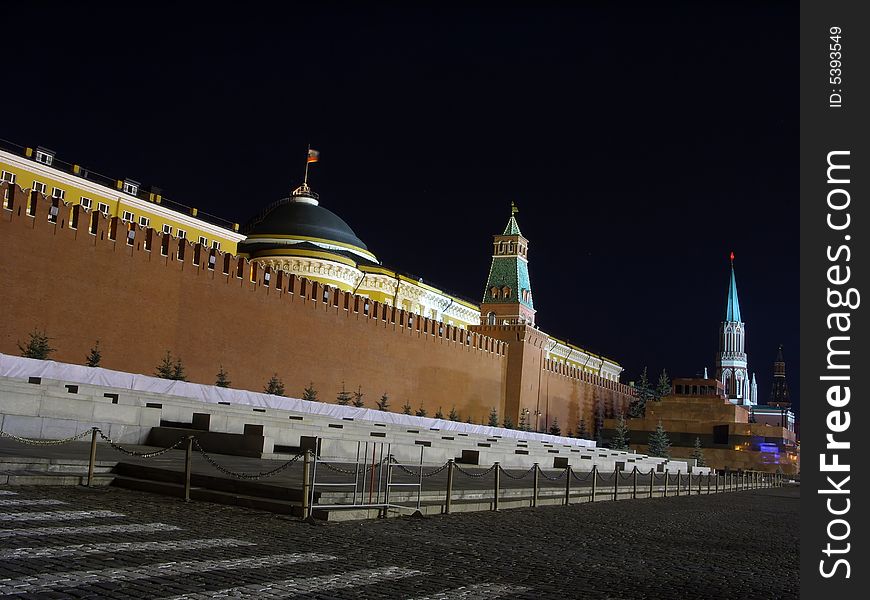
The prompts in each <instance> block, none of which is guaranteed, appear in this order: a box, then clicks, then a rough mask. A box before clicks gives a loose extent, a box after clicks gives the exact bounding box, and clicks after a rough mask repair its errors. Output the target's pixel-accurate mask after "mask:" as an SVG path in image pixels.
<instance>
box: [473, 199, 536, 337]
mask: <svg viewBox="0 0 870 600" xmlns="http://www.w3.org/2000/svg"><path fill="white" fill-rule="evenodd" d="M517 212H518V211H517V207H516V205H514V204H511V216H510V219H509V220H508V222H507V226H506V227H505V228H504V232H503V233H502V234H501V235H494V236H493V241H492V266H490V268H489V277H488V278H487V280H486V288H484V290H483V301H482V302H481V307H480V319H481V325H516V324H527V325H534V324H535V306H534V303H533V301H532V285H531V280H530V279H529V240H527V239H526V238H525V237H524V236H523V234H522V232H520V226H519V224H517V219H516V216H515V215H516V213H517Z"/></svg>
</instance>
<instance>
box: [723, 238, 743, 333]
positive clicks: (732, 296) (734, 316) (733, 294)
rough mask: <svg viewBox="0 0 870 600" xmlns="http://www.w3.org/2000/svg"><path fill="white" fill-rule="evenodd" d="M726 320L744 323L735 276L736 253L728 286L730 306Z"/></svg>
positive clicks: (726, 312) (732, 255)
mask: <svg viewBox="0 0 870 600" xmlns="http://www.w3.org/2000/svg"><path fill="white" fill-rule="evenodd" d="M725 320H726V321H731V322H738V323H740V322H742V319H741V318H740V301H739V300H738V299H737V278H736V277H735V275H734V253H733V252H732V253H731V284H730V285H729V286H728V305H727V308H726V311H725Z"/></svg>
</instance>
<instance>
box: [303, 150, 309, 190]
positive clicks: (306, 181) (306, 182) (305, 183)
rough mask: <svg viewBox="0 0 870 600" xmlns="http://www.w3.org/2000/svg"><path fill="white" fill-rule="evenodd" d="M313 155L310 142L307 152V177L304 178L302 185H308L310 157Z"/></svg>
mask: <svg viewBox="0 0 870 600" xmlns="http://www.w3.org/2000/svg"><path fill="white" fill-rule="evenodd" d="M310 155H311V144H308V150H307V151H306V153H305V177H304V178H303V180H302V185H304V186H306V187H307V186H308V164H309V161H308V157H309V156H310Z"/></svg>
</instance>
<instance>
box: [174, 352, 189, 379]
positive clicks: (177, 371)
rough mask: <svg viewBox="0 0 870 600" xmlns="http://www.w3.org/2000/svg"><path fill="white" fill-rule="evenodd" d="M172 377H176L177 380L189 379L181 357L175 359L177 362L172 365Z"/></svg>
mask: <svg viewBox="0 0 870 600" xmlns="http://www.w3.org/2000/svg"><path fill="white" fill-rule="evenodd" d="M170 379H174V380H175V381H187V377H186V376H185V374H184V365H183V364H182V362H181V357H180V356H179V357H178V358H176V359H175V364H174V365H172V377H170Z"/></svg>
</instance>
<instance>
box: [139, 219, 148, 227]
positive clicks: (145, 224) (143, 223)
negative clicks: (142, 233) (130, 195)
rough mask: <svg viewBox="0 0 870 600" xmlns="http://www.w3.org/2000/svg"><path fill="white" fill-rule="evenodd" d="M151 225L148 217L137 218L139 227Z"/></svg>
mask: <svg viewBox="0 0 870 600" xmlns="http://www.w3.org/2000/svg"><path fill="white" fill-rule="evenodd" d="M150 224H151V219H149V218H148V217H139V227H148V226H149V225H150Z"/></svg>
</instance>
